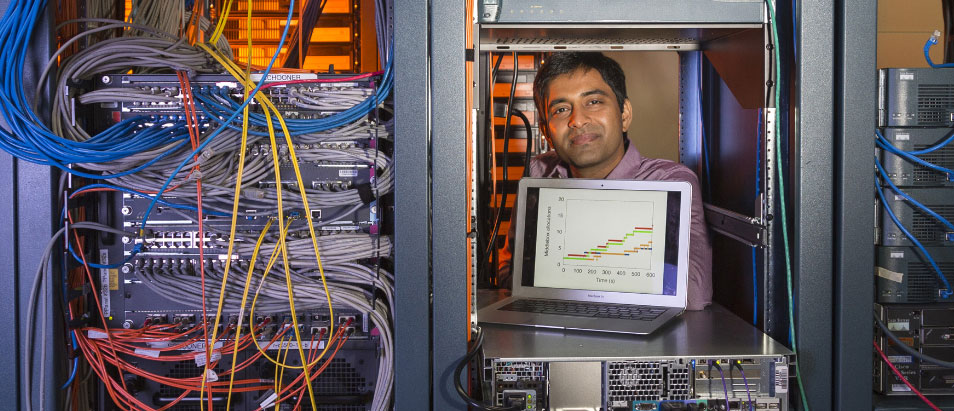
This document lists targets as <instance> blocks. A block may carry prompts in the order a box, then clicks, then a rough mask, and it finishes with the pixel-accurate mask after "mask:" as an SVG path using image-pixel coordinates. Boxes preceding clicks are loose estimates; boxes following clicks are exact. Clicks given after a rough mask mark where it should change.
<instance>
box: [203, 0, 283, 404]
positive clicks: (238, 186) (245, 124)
mask: <svg viewBox="0 0 954 411" xmlns="http://www.w3.org/2000/svg"><path fill="white" fill-rule="evenodd" d="M231 3H232V0H229V5H228V6H227V7H226V10H227V9H228V8H231ZM247 9H248V13H247V15H246V18H247V23H248V24H247V27H246V37H248V39H247V40H248V43H247V44H246V46H247V47H248V55H249V56H251V55H252V0H248V7H247ZM227 13H228V12H227V11H226V15H225V17H226V18H227V17H228V14H227ZM220 14H221V11H220ZM249 93H250V91H249V90H248V88H246V89H245V93H244V94H243V95H244V98H246V99H247V98H248V95H249ZM248 110H249V106H248V105H247V104H246V105H245V108H243V109H242V147H241V151H242V154H240V155H239V178H238V180H237V181H236V182H235V187H236V192H235V201H234V204H233V208H232V230H233V231H232V232H231V235H229V254H228V255H229V256H231V255H232V246H233V245H234V242H233V240H232V239H233V238H234V234H235V232H234V230H235V222H236V218H237V215H238V214H237V211H238V202H239V192H240V190H241V185H242V178H241V175H242V167H243V166H244V163H245V161H244V160H245V159H244V157H245V145H246V141H247V139H248V114H249V111H248ZM273 221H274V219H272V218H270V219H268V222H267V223H266V224H265V229H263V230H262V233H261V234H260V235H259V237H258V241H257V242H256V243H255V251H254V253H253V254H252V258H251V263H250V264H249V266H248V275H247V276H246V279H245V291H244V294H243V295H242V308H241V309H240V310H239V319H238V321H239V329H238V331H237V332H236V335H235V341H236V343H235V350H234V352H233V353H232V372H231V373H230V375H229V392H228V400H226V405H225V409H226V411H228V410H229V409H231V408H232V386H233V383H234V382H235V360H236V357H237V354H238V341H239V336H240V335H241V333H242V314H243V312H244V311H245V299H246V298H247V297H248V287H249V283H250V282H251V280H252V273H253V272H254V270H255V260H256V258H257V257H258V250H259V248H261V246H262V241H263V240H264V239H265V233H267V232H268V229H269V227H271V226H272V222H273ZM230 261H232V259H231V258H229V259H227V260H226V266H225V267H226V268H225V275H226V276H227V275H228V272H229V266H230V264H229V262H230ZM224 280H225V279H224V278H223V283H222V285H223V290H224V285H225V283H224ZM219 296H220V299H219V300H220V302H221V296H222V294H219ZM219 308H220V309H221V304H220V305H219ZM216 319H218V314H216ZM249 322H252V317H251V316H249ZM252 339H253V340H254V339H255V333H254V331H253V332H252ZM200 397H201V395H200Z"/></svg>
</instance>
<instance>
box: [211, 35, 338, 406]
mask: <svg viewBox="0 0 954 411" xmlns="http://www.w3.org/2000/svg"><path fill="white" fill-rule="evenodd" d="M200 46H202V45H200ZM202 48H203V49H205V50H206V52H208V53H209V54H210V55H212V56H213V57H215V58H216V59H217V60H219V62H220V63H222V64H223V66H225V68H226V69H227V70H229V72H230V74H232V76H233V77H235V78H236V79H238V80H239V81H241V82H242V83H243V84H244V85H245V89H246V90H248V89H250V88H254V83H252V82H251V81H249V80H247V79H243V78H241V76H240V72H238V71H237V70H235V67H234V65H233V64H234V63H233V64H229V63H231V62H229V61H228V60H227V59H224V58H221V56H219V55H217V53H215V52H214V51H212V50H211V49H210V48H208V47H207V46H202ZM255 98H256V100H257V101H259V102H260V103H263V104H264V105H265V106H266V107H268V106H271V107H269V108H274V105H271V101H269V100H268V97H267V96H266V95H265V94H264V93H262V92H261V91H259V92H258V93H257V94H256V96H255ZM246 107H247V106H246ZM275 111H276V113H277V110H275ZM278 118H279V123H280V124H281V126H282V131H283V132H285V133H286V136H287V135H288V130H287V126H286V125H285V122H284V119H283V118H282V117H281V116H280V115H279V116H278ZM265 121H266V123H267V125H268V137H269V142H270V143H271V144H270V146H271V152H272V164H273V168H274V172H275V181H281V169H280V166H279V157H278V141H277V140H276V138H275V125H274V123H273V122H272V117H271V115H270V112H269V110H267V109H266V110H265ZM244 127H246V126H245V125H244V124H243V128H244ZM295 171H296V176H297V177H298V179H299V181H301V172H300V170H299V169H298V167H295ZM300 188H301V189H303V187H300ZM275 190H276V194H277V201H276V202H277V206H278V218H279V219H280V220H284V218H285V210H284V204H283V201H282V186H281V184H276V185H275ZM304 200H305V201H303V202H304V203H307V197H305V198H304ZM306 215H307V217H308V221H309V225H311V213H310V211H306ZM309 230H310V231H311V233H312V235H314V228H312V227H309ZM284 236H285V234H284V233H283V234H282V236H281V237H280V238H279V244H278V245H279V246H281V247H282V261H283V263H284V268H285V285H286V288H287V289H288V305H289V308H290V311H291V317H292V325H293V327H294V331H295V341H296V342H297V343H298V354H299V356H300V357H301V361H302V364H303V366H302V372H303V373H304V374H305V378H306V380H307V381H311V375H310V371H309V368H310V366H309V365H308V359H307V357H305V353H304V348H303V347H302V345H303V344H302V343H301V330H299V328H298V313H297V310H295V294H294V290H293V287H292V284H291V276H290V275H289V264H288V249H287V244H286V243H285V241H284V240H285V238H284ZM313 242H314V244H315V245H316V246H317V240H315V239H313ZM325 288H326V289H327V285H325ZM223 291H224V290H223ZM326 293H327V292H326ZM327 297H328V300H329V301H330V300H331V297H330V295H329V296H327ZM329 310H331V307H330V306H329ZM332 313H333V311H332ZM331 318H332V321H333V319H334V315H333V314H332V316H331ZM329 330H330V327H329ZM256 345H257V344H256ZM329 345H330V344H329ZM327 349H328V347H327V346H326V347H325V351H327ZM322 353H324V351H323V352H322ZM315 362H316V363H317V360H316V361H315ZM308 396H309V399H310V400H311V405H312V409H317V405H316V403H315V398H314V389H313V388H312V386H311V384H308Z"/></svg>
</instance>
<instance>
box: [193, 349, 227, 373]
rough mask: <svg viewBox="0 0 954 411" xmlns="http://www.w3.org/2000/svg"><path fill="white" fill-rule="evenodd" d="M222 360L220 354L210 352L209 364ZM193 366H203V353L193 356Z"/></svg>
mask: <svg viewBox="0 0 954 411" xmlns="http://www.w3.org/2000/svg"><path fill="white" fill-rule="evenodd" d="M221 358H222V353H221V352H218V351H212V356H211V357H209V363H213V362H216V361H218V360H220V359H221ZM195 366H196V367H204V366H205V353H199V354H196V355H195ZM209 371H211V370H209Z"/></svg>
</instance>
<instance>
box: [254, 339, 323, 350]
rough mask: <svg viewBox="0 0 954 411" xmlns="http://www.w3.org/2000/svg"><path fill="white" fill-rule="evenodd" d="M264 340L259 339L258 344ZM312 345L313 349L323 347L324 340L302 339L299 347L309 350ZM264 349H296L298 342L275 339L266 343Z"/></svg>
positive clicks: (263, 342)
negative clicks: (266, 345)
mask: <svg viewBox="0 0 954 411" xmlns="http://www.w3.org/2000/svg"><path fill="white" fill-rule="evenodd" d="M265 343H266V341H261V342H260V343H259V345H262V344H265ZM312 347H314V348H315V349H319V350H320V349H322V348H325V342H324V340H322V341H302V342H301V348H302V349H304V350H310V349H312ZM265 349H266V350H297V349H298V342H297V341H276V342H273V343H271V344H269V345H268V347H266V348H265Z"/></svg>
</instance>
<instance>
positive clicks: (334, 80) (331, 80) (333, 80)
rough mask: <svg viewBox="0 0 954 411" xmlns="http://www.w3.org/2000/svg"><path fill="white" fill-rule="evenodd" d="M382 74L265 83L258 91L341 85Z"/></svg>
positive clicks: (378, 72) (375, 72)
mask: <svg viewBox="0 0 954 411" xmlns="http://www.w3.org/2000/svg"><path fill="white" fill-rule="evenodd" d="M382 74H384V71H374V72H371V73H364V74H358V75H357V76H351V77H341V78H316V79H306V80H288V81H276V82H272V83H265V85H264V86H262V88H261V89H260V90H264V89H267V88H269V87H274V86H286V85H290V84H308V83H343V82H346V81H355V80H361V79H364V78H368V77H374V76H380V75H382Z"/></svg>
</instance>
